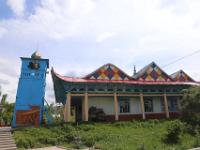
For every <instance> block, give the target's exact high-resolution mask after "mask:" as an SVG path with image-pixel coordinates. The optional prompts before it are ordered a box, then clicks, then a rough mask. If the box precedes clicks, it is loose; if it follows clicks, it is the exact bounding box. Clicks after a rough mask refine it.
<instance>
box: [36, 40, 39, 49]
mask: <svg viewBox="0 0 200 150" xmlns="http://www.w3.org/2000/svg"><path fill="white" fill-rule="evenodd" d="M39 47H40V45H39V42H38V41H37V43H36V51H39Z"/></svg>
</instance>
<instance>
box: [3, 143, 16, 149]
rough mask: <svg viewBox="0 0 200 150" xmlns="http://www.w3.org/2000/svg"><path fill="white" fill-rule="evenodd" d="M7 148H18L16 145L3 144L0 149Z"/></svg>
mask: <svg viewBox="0 0 200 150" xmlns="http://www.w3.org/2000/svg"><path fill="white" fill-rule="evenodd" d="M6 147H16V144H14V143H10V144H3V145H0V149H1V148H6Z"/></svg>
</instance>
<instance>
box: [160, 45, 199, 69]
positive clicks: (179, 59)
mask: <svg viewBox="0 0 200 150" xmlns="http://www.w3.org/2000/svg"><path fill="white" fill-rule="evenodd" d="M197 53H200V49H199V50H197V51H194V52H192V53H190V54H187V55H185V56H183V57H180V58H178V59H175V60H173V61H171V62H169V63H168V64H165V65H163V66H162V68H165V67H168V66H169V65H172V64H174V63H176V62H178V61H181V60H183V59H185V58H187V57H190V56H193V55H195V54H197Z"/></svg>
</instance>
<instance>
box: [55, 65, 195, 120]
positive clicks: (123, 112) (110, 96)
mask: <svg viewBox="0 0 200 150" xmlns="http://www.w3.org/2000/svg"><path fill="white" fill-rule="evenodd" d="M51 73H52V78H53V83H54V91H55V97H56V102H57V103H62V104H63V106H64V120H65V121H66V122H71V121H88V120H89V118H90V116H89V110H90V109H91V108H94V107H95V108H98V109H101V110H103V112H104V113H105V120H106V121H117V120H119V121H127V120H134V119H161V118H176V117H178V116H180V112H179V108H180V99H181V97H182V92H181V91H182V90H184V89H187V88H189V87H190V86H192V85H198V83H197V82H195V81H194V80H193V79H192V78H191V77H189V76H188V75H187V74H186V73H185V72H184V71H182V70H180V71H178V72H176V73H174V74H172V75H168V74H167V73H165V72H164V71H163V70H162V69H161V68H160V67H159V66H158V65H157V64H156V63H155V62H152V63H150V64H149V65H147V66H145V67H144V68H143V69H141V70H140V71H138V72H135V73H134V75H133V76H129V75H128V74H126V73H125V72H123V71H122V70H121V69H119V68H118V67H116V66H115V65H113V64H106V65H103V66H102V67H100V68H98V69H97V70H95V71H94V72H92V73H90V74H89V75H87V76H85V77H83V78H75V77H67V76H61V75H59V74H58V73H56V72H55V70H54V69H52V71H51Z"/></svg>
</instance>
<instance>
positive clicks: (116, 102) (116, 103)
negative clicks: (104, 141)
mask: <svg viewBox="0 0 200 150" xmlns="http://www.w3.org/2000/svg"><path fill="white" fill-rule="evenodd" d="M114 113H115V120H116V121H117V120H119V115H118V100H117V93H116V92H115V93H114Z"/></svg>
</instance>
